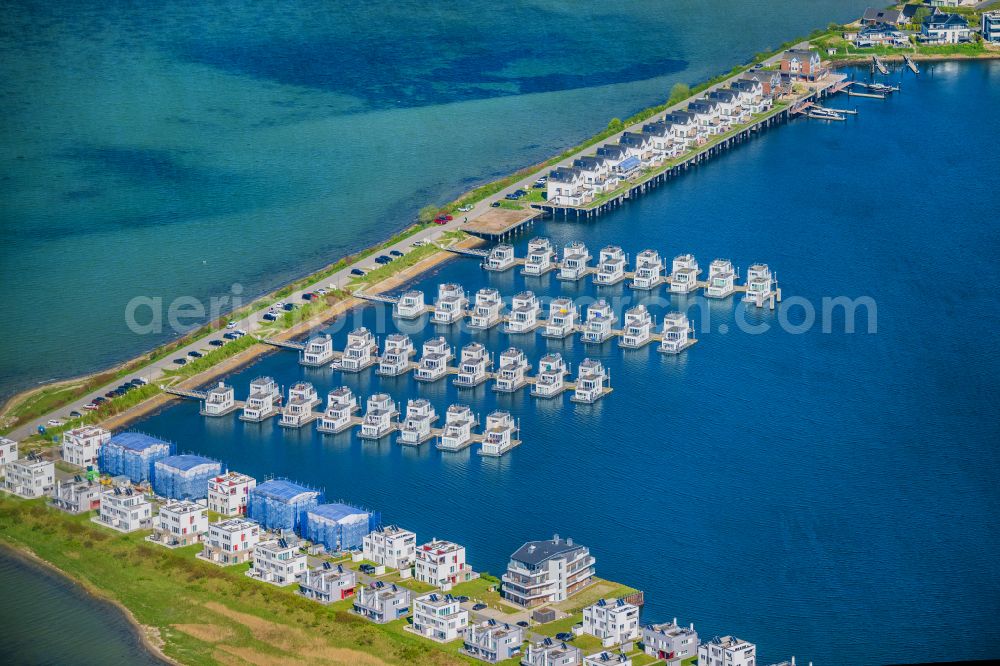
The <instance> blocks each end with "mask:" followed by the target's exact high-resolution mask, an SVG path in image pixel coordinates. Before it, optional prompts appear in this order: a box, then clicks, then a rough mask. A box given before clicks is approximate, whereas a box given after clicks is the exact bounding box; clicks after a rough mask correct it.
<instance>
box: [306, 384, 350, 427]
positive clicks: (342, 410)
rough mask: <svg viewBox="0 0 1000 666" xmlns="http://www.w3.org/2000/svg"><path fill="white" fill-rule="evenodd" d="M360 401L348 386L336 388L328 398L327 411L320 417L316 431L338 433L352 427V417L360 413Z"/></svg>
mask: <svg viewBox="0 0 1000 666" xmlns="http://www.w3.org/2000/svg"><path fill="white" fill-rule="evenodd" d="M358 409H359V407H358V399H357V398H356V397H355V396H354V393H353V392H352V391H351V389H349V388H348V387H346V386H341V387H340V388H335V389H333V390H332V391H330V392H329V393H328V394H327V396H326V411H324V412H323V415H322V416H320V419H319V424H317V426H316V430H318V431H320V432H326V433H331V434H332V433H338V432H343V431H344V430H347V428H349V427H350V426H351V415H352V414H354V412H356V411H358Z"/></svg>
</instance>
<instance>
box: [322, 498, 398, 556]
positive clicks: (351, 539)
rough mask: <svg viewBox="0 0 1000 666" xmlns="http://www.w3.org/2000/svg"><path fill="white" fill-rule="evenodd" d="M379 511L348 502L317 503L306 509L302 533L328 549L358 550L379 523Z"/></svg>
mask: <svg viewBox="0 0 1000 666" xmlns="http://www.w3.org/2000/svg"><path fill="white" fill-rule="evenodd" d="M381 522H382V515H381V514H380V513H378V512H374V513H373V512H371V511H365V510H363V509H359V508H357V507H353V506H350V505H349V504H320V505H319V506H315V507H313V508H311V509H309V510H307V511H306V521H305V528H304V529H303V532H302V535H303V536H304V537H305V538H306V539H308V540H309V541H312V542H313V543H321V544H323V545H324V546H325V547H326V550H327V551H328V552H342V551H348V550H361V549H362V547H363V546H364V540H365V536H367V535H368V534H369V533H370V532H371V531H372V530H374V529H375V528H376V527H378V525H379V523H381Z"/></svg>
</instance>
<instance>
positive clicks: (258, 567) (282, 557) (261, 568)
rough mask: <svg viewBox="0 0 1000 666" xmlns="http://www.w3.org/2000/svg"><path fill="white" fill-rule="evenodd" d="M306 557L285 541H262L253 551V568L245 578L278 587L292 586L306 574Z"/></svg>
mask: <svg viewBox="0 0 1000 666" xmlns="http://www.w3.org/2000/svg"><path fill="white" fill-rule="evenodd" d="M307 568H308V555H306V554H305V553H303V552H301V551H300V550H299V547H298V544H296V543H292V542H291V541H289V540H287V539H274V540H271V541H262V542H261V543H258V544H257V547H256V548H254V549H253V566H251V567H250V569H248V570H247V576H249V577H250V578H255V579H257V580H260V581H264V582H265V583H271V584H272V585H277V586H278V587H285V586H287V585H294V584H296V583H298V582H299V579H300V578H301V577H303V576H305V574H306V570H307Z"/></svg>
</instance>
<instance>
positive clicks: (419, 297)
mask: <svg viewBox="0 0 1000 666" xmlns="http://www.w3.org/2000/svg"><path fill="white" fill-rule="evenodd" d="M426 311H427V304H426V303H425V302H424V292H422V291H418V290H416V289H411V290H410V291H407V292H405V293H403V295H402V296H400V297H399V300H397V301H396V304H395V305H394V306H393V308H392V316H393V317H398V318H399V319H416V318H417V317H419V316H420V315H422V314H424V312H426Z"/></svg>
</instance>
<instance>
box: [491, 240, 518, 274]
mask: <svg viewBox="0 0 1000 666" xmlns="http://www.w3.org/2000/svg"><path fill="white" fill-rule="evenodd" d="M515 263H516V260H515V259H514V246H513V245H510V244H508V243H500V244H499V245H497V246H496V247H494V248H493V249H492V250H490V253H489V254H488V255H486V258H485V259H483V268H485V269H486V270H488V271H497V272H501V271H506V270H509V269H511V268H513V267H514V264H515Z"/></svg>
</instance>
